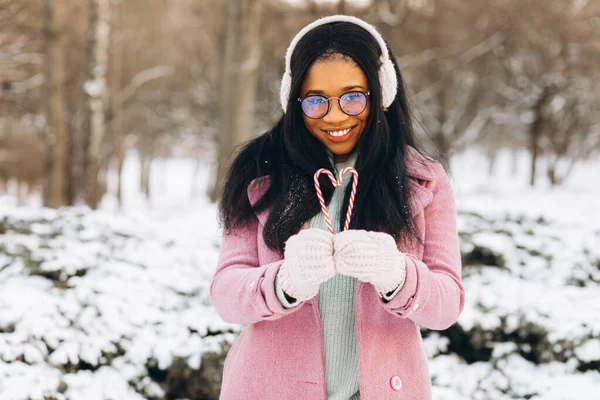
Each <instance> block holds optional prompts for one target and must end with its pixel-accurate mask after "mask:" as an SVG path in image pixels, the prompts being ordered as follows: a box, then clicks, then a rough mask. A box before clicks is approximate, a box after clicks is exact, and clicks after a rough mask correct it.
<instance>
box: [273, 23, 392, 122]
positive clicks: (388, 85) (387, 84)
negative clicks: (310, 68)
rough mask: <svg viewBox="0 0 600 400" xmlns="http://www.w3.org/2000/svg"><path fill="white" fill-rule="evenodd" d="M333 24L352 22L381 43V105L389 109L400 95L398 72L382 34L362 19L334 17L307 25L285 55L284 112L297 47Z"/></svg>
mask: <svg viewBox="0 0 600 400" xmlns="http://www.w3.org/2000/svg"><path fill="white" fill-rule="evenodd" d="M331 22H350V23H353V24H356V25H358V26H360V27H361V28H363V29H365V30H366V31H368V32H369V33H370V34H371V35H373V37H374V38H375V39H376V40H377V43H379V47H381V54H382V56H381V58H382V59H381V66H380V67H379V83H380V84H381V94H382V97H381V105H382V106H383V108H387V107H389V106H390V105H391V104H392V103H393V102H394V99H395V98H396V94H397V93H398V79H397V78H396V71H395V70H394V64H393V63H392V61H391V60H390V55H389V52H388V48H387V46H386V44H385V41H384V40H383V37H382V36H381V34H380V33H379V32H378V31H377V29H375V27H374V26H373V25H371V24H369V23H367V22H365V21H363V20H362V19H359V18H356V17H352V16H348V15H332V16H329V17H324V18H320V19H318V20H316V21H314V22H312V23H310V24H308V25H306V26H305V27H304V28H302V30H300V32H298V33H297V34H296V36H295V37H294V39H293V40H292V42H291V43H290V46H289V47H288V49H287V51H286V53H285V72H284V73H283V77H282V78H281V88H280V92H279V100H280V101H281V108H282V109H283V112H284V113H285V112H286V109H287V105H288V102H289V98H290V90H291V88H292V73H291V65H290V64H291V59H292V53H293V52H294V49H295V48H296V45H297V44H298V42H299V41H300V39H302V37H303V36H304V35H306V33H307V32H309V31H311V30H312V29H314V28H316V27H317V26H321V25H325V24H329V23H331Z"/></svg>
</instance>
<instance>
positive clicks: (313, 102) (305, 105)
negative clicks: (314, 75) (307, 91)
mask: <svg viewBox="0 0 600 400" xmlns="http://www.w3.org/2000/svg"><path fill="white" fill-rule="evenodd" d="M301 104H302V111H303V112H304V114H306V116H307V117H309V118H321V117H323V116H324V115H325V114H327V98H325V97H323V96H308V97H306V98H305V99H304V100H302V103H301Z"/></svg>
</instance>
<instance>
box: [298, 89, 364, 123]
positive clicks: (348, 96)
mask: <svg viewBox="0 0 600 400" xmlns="http://www.w3.org/2000/svg"><path fill="white" fill-rule="evenodd" d="M370 94H371V92H348V93H344V94H343V95H341V96H340V97H325V96H320V95H312V96H306V97H304V98H298V101H299V102H300V105H301V106H302V112H303V113H304V115H306V116H307V117H308V118H311V119H319V118H323V117H324V116H326V115H327V113H328V112H329V109H330V108H331V104H330V102H329V100H331V99H338V104H339V106H340V110H342V111H343V112H344V113H345V114H348V115H350V116H356V115H359V114H361V113H362V112H363V111H365V109H366V108H367V96H369V95H370Z"/></svg>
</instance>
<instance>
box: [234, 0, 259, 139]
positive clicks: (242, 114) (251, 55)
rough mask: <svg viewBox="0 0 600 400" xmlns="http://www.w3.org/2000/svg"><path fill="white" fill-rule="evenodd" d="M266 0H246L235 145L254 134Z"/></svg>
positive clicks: (236, 99) (236, 98) (236, 97)
mask: <svg viewBox="0 0 600 400" xmlns="http://www.w3.org/2000/svg"><path fill="white" fill-rule="evenodd" d="M261 13H262V0H246V1H245V4H244V13H243V15H244V20H243V21H242V27H243V31H242V40H243V42H242V44H243V49H242V51H243V54H244V55H245V57H244V58H243V60H242V62H241V64H240V67H241V68H240V70H239V72H238V85H237V86H236V89H237V94H236V96H235V97H234V98H235V105H236V107H237V109H236V117H235V128H234V133H235V136H234V143H233V144H234V146H237V145H239V144H241V143H243V142H245V141H247V140H249V139H250V138H251V137H252V127H253V125H254V113H255V109H254V104H255V101H256V92H257V90H258V76H259V74H258V72H259V67H260V56H261V45H260V19H261V18H260V16H261Z"/></svg>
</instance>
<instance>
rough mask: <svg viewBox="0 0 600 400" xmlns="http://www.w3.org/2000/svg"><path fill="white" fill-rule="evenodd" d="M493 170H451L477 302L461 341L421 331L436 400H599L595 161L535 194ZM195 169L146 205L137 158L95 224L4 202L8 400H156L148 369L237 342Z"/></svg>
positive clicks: (460, 327) (159, 169)
mask: <svg viewBox="0 0 600 400" xmlns="http://www.w3.org/2000/svg"><path fill="white" fill-rule="evenodd" d="M498 157H499V158H498V164H497V169H496V173H495V174H494V175H493V176H492V177H489V176H487V174H486V170H487V166H486V164H485V160H484V159H483V158H482V156H481V155H480V154H479V153H477V152H474V151H473V152H469V153H467V154H463V155H459V156H457V157H456V159H455V160H454V161H453V173H452V174H451V178H452V183H453V188H454V191H455V195H456V201H457V206H458V209H459V211H460V214H459V220H458V225H459V231H460V232H461V248H462V251H463V255H464V256H465V260H467V264H466V265H465V266H464V268H463V282H464V285H465V290H466V304H465V309H464V312H463V314H462V315H461V317H460V318H459V321H458V323H457V324H456V325H455V326H454V327H452V328H451V330H452V334H451V335H450V334H448V332H430V331H427V330H423V336H424V346H425V350H426V353H427V355H428V357H429V358H430V359H431V361H430V373H431V376H432V382H433V385H434V388H433V398H434V399H436V400H438V399H440V400H444V399H447V400H457V399H461V400H462V399H467V398H470V399H485V400H490V399H493V400H504V399H525V398H530V399H537V400H541V399H544V400H566V399H584V398H585V399H588V398H589V399H592V398H594V396H595V394H597V393H600V373H599V372H598V371H596V370H595V368H597V367H598V365H600V301H599V299H600V295H599V293H600V213H599V211H598V204H600V201H599V200H600V186H599V185H598V184H597V182H598V177H600V160H590V161H587V162H584V163H582V164H581V165H579V166H578V167H577V168H576V169H575V170H574V172H573V175H572V177H571V178H570V179H569V180H568V181H567V182H566V183H565V185H564V186H563V187H559V188H550V187H548V185H547V183H546V182H545V181H544V180H543V176H542V175H540V179H541V183H540V185H538V187H536V188H535V189H531V188H529V187H528V186H527V168H528V165H527V160H526V157H524V155H523V154H521V155H520V158H519V161H518V163H517V165H518V169H517V174H516V175H515V176H513V175H511V173H510V172H509V171H510V163H511V161H510V155H509V153H508V152H501V153H500V154H499V155H498ZM194 169H195V165H194V163H193V162H192V161H190V160H186V159H181V158H179V159H172V160H161V161H158V162H157V163H156V165H154V166H153V170H152V171H153V173H152V182H151V184H152V188H151V189H152V191H153V193H154V194H155V195H154V197H153V198H152V200H151V201H149V200H147V199H145V198H144V197H143V196H142V195H141V194H140V193H139V186H138V184H139V179H138V174H139V160H138V159H137V157H136V156H135V154H133V155H131V156H130V157H128V159H127V162H126V164H125V179H124V181H125V186H124V187H125V198H124V209H123V210H120V211H119V210H118V209H117V207H116V201H115V199H114V198H112V197H110V196H107V197H106V198H105V199H104V201H103V203H102V210H100V211H95V212H90V211H89V210H87V209H86V208H81V207H76V208H71V209H66V210H47V209H41V208H38V207H35V206H28V207H15V204H16V201H15V199H13V198H11V197H3V198H0V228H2V229H1V231H2V232H5V233H3V234H2V235H0V399H2V400H5V399H43V398H45V397H48V396H52V397H54V398H56V399H81V398H85V399H88V398H89V399H107V398H112V399H142V398H154V399H159V398H161V397H163V396H164V388H162V387H161V386H160V385H159V384H158V383H156V382H154V381H153V380H152V379H151V378H150V377H149V376H148V367H147V366H148V365H150V364H152V365H155V366H156V367H157V368H159V369H166V368H167V367H169V365H171V363H172V362H173V360H174V359H175V358H181V359H184V360H186V362H187V363H188V365H190V366H191V367H192V368H194V369H198V368H200V367H201V365H202V364H201V363H202V355H203V354H205V353H207V352H211V351H219V349H220V343H221V341H225V342H229V343H231V342H232V341H233V340H234V339H235V337H236V332H239V330H240V329H241V328H242V327H241V326H238V325H232V324H228V323H225V322H223V321H221V320H220V318H219V317H218V315H217V314H216V312H215V310H214V309H213V308H212V306H211V305H210V302H209V301H208V296H207V293H208V287H209V284H210V279H211V277H212V273H213V271H214V269H215V267H216V264H217V260H218V251H219V242H220V235H221V233H220V229H219V227H218V224H217V218H216V207H215V205H214V204H210V203H209V202H208V201H207V199H206V196H205V193H204V192H205V191H206V187H207V185H208V184H209V182H210V173H211V171H210V170H209V169H208V168H207V166H204V167H203V168H202V169H201V174H200V175H199V176H198V177H196V179H195V180H194ZM540 174H543V171H541V172H540ZM109 187H111V188H112V189H113V190H114V177H111V181H110V182H109ZM34 203H35V202H34ZM219 332H221V333H219ZM461 340H464V341H461ZM457 347H458V350H457ZM469 349H471V350H469ZM472 349H476V354H477V357H476V358H472V357H473V354H475V353H473V351H475V350H472ZM457 351H459V353H460V352H461V351H462V352H465V354H470V355H468V356H465V357H467V359H465V358H462V357H459V356H458V355H457V353H456V352H457ZM469 357H470V358H469ZM478 359H481V361H478Z"/></svg>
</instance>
